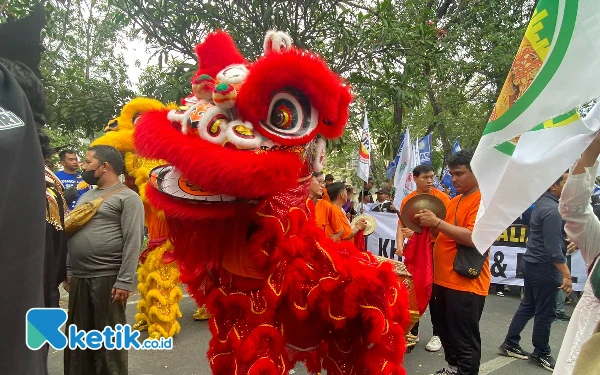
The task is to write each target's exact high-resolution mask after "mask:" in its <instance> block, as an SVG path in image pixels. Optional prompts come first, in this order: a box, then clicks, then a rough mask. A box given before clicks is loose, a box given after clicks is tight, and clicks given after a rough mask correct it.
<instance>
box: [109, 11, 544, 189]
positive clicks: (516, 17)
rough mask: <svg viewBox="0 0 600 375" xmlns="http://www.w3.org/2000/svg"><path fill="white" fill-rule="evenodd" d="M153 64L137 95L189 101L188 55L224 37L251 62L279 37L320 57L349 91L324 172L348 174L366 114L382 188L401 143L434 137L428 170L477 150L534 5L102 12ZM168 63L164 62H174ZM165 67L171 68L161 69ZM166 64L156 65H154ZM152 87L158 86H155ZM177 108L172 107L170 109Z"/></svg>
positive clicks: (190, 69)
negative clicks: (119, 21)
mask: <svg viewBox="0 0 600 375" xmlns="http://www.w3.org/2000/svg"><path fill="white" fill-rule="evenodd" d="M111 4H112V5H113V6H114V7H115V8H116V9H119V10H120V11H121V12H122V15H123V16H124V17H125V20H126V21H128V22H130V23H131V25H133V27H134V30H137V32H141V33H144V36H145V39H146V41H147V43H148V44H149V45H150V46H152V47H153V48H154V49H155V50H156V51H157V53H158V54H159V56H161V58H160V62H161V64H160V65H159V67H158V68H157V67H152V68H149V70H148V72H147V73H146V74H145V76H144V79H143V80H142V84H141V85H140V87H141V88H142V91H143V92H144V93H148V94H152V95H153V96H156V97H158V98H161V99H164V98H168V99H169V100H174V99H175V96H180V97H181V96H184V95H182V93H188V92H189V78H188V77H190V75H191V74H192V73H191V72H192V71H193V70H195V67H192V66H191V65H185V64H190V63H193V60H192V59H194V57H195V56H194V53H193V47H194V45H195V44H196V43H198V42H199V41H200V40H201V39H202V38H203V37H204V36H205V35H206V34H207V33H208V32H209V31H212V30H215V29H217V28H224V29H225V30H227V31H228V32H229V33H230V34H231V35H232V36H233V38H234V39H235V40H236V42H237V44H238V46H239V48H240V49H241V51H242V53H243V54H244V55H245V56H246V57H248V58H249V59H250V60H252V59H254V58H256V57H258V56H259V55H260V54H261V52H262V43H263V36H264V34H265V32H266V31H267V30H269V29H279V30H283V31H286V32H288V33H289V34H290V35H291V37H292V38H293V40H294V43H295V44H296V45H297V46H300V47H303V48H310V49H312V50H314V51H316V52H317V53H320V54H321V55H322V56H324V58H325V59H326V60H327V61H328V63H329V64H330V66H332V67H333V69H334V70H336V71H337V72H339V73H340V74H342V75H343V76H344V77H346V78H347V79H348V80H349V81H350V83H351V84H352V85H353V91H354V93H355V95H356V99H357V100H356V101H355V103H354V104H353V105H352V106H351V113H352V115H351V117H350V120H349V123H348V126H347V129H348V131H347V132H346V134H345V135H344V137H342V138H341V139H340V140H336V141H335V142H331V143H330V144H329V146H328V150H329V155H330V156H331V157H330V158H329V160H330V162H331V163H333V164H334V165H335V167H336V168H338V169H339V170H349V169H350V165H349V163H348V161H349V160H352V159H353V158H354V156H355V154H356V150H357V149H358V137H359V134H360V129H361V126H362V119H363V116H364V113H365V112H368V113H369V119H370V125H371V133H372V137H373V144H374V150H373V154H372V157H373V162H374V164H373V168H374V171H375V172H376V174H377V175H378V177H379V178H381V177H382V175H383V172H384V171H385V166H386V164H387V162H388V161H389V160H390V159H391V158H393V156H394V154H395V153H396V150H397V148H398V145H399V142H400V135H401V134H402V132H404V130H405V129H406V127H407V125H410V126H411V128H412V129H411V133H412V134H413V135H419V136H423V135H425V134H426V133H433V136H434V139H435V145H436V150H439V152H437V153H435V154H434V164H435V165H436V166H438V167H439V166H441V165H442V164H443V163H444V160H445V159H446V158H447V156H448V155H449V154H450V152H451V147H452V141H453V140H454V138H456V137H460V138H461V143H462V144H463V145H464V146H466V147H469V146H471V147H472V146H474V145H475V144H476V142H477V141H478V139H479V136H480V134H481V131H482V129H483V127H484V126H485V123H486V122H487V118H488V116H489V113H490V112H491V109H492V106H493V104H494V101H495V98H496V96H497V94H498V91H499V90H500V89H501V87H502V84H503V82H504V79H505V75H506V72H507V71H508V69H509V67H510V64H511V62H512V60H513V56H514V53H515V51H516V50H517V48H518V45H519V42H520V40H521V38H522V36H523V33H524V30H525V27H526V25H527V22H528V20H529V17H530V15H531V11H532V9H533V6H534V1H533V0H528V1H524V2H506V1H499V0H492V1H489V0H469V1H467V0H378V1H373V2H366V3H359V2H355V1H340V0H336V1H327V2H323V1H317V0H307V1H299V0H298V1H291V0H288V1H261V0H237V1H233V0H230V1H220V2H197V3H190V2H188V1H184V0H172V1H169V2H165V1H164V0H146V1H144V2H143V3H142V2H141V1H128V0H111ZM170 54H171V55H173V56H175V57H176V60H173V59H172V57H173V56H171V55H170ZM167 58H168V59H170V60H169V62H167V61H166V60H167ZM163 61H165V65H164V66H163V65H162V62H163ZM152 78H158V79H157V80H153V79H152ZM177 99H178V98H177Z"/></svg>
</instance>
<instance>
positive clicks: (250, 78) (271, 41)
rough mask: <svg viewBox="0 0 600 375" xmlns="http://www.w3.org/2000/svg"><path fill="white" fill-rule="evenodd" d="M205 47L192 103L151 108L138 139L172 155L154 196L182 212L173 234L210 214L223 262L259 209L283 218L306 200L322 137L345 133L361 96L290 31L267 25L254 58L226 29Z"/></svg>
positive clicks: (150, 152) (209, 252)
mask: <svg viewBox="0 0 600 375" xmlns="http://www.w3.org/2000/svg"><path fill="white" fill-rule="evenodd" d="M196 53H197V55H198V64H199V69H198V71H197V72H196V74H195V75H194V77H193V78H192V95H190V96H189V97H188V98H186V99H185V101H184V103H185V104H186V105H185V106H184V107H182V109H179V110H159V111H151V112H148V113H146V114H144V115H142V116H141V117H140V119H139V121H138V124H137V125H136V130H135V135H134V138H135V146H136V147H135V148H136V149H137V151H138V152H139V153H140V155H142V156H144V157H147V158H152V159H162V160H166V161H168V164H166V165H163V166H160V167H158V168H155V169H154V170H153V171H152V172H151V176H150V185H151V186H149V188H148V190H147V195H148V197H149V199H150V200H151V201H152V203H153V205H155V206H156V207H158V208H159V209H161V210H164V212H165V214H166V216H167V217H168V218H170V219H171V220H178V223H177V225H173V227H176V228H179V230H178V229H175V230H174V231H173V230H172V235H173V236H174V237H175V239H177V237H178V234H179V233H178V232H186V231H188V230H194V231H196V232H197V231H198V225H196V224H192V223H193V222H194V221H197V220H203V219H204V220H210V223H209V224H208V226H209V227H210V228H212V229H211V232H209V233H210V236H208V234H209V233H207V236H206V237H211V238H217V237H225V238H221V239H220V240H219V241H218V243H212V245H214V246H212V245H211V244H210V243H206V242H208V239H207V238H202V240H201V241H200V242H202V243H203V244H204V245H205V246H200V247H203V250H202V252H203V254H205V256H206V260H207V261H209V262H213V263H219V262H220V260H221V259H220V256H221V253H222V251H221V249H222V248H223V247H224V246H226V245H225V244H223V241H226V240H229V241H230V242H231V243H230V246H235V245H234V242H236V241H237V242H239V241H245V240H246V239H247V238H249V235H250V234H249V233H248V230H251V228H250V226H251V225H250V224H251V222H252V218H253V217H256V215H257V214H262V215H270V216H274V217H276V218H277V219H278V220H280V221H282V222H283V221H285V216H286V214H287V212H288V211H289V207H291V206H298V205H301V204H302V203H304V201H305V200H306V197H307V190H308V185H309V182H310V174H311V173H312V172H313V171H315V170H320V169H321V168H322V166H321V156H322V154H323V152H324V144H325V142H324V140H323V138H336V137H339V136H341V134H342V133H343V131H344V127H345V124H346V121H347V120H348V114H349V104H350V102H351V100H352V95H351V93H350V88H349V86H347V85H346V84H345V83H344V81H343V80H342V79H341V78H340V77H339V76H338V75H336V74H335V73H334V72H332V71H331V70H330V69H329V68H328V67H327V65H326V64H325V62H324V61H323V60H322V59H321V58H320V57H318V56H317V55H316V54H314V53H312V52H309V51H305V50H301V49H298V48H295V47H293V46H292V44H291V41H290V39H289V37H288V36H287V35H286V34H284V33H280V32H269V33H267V35H266V38H265V42H264V55H263V56H262V57H260V58H259V59H258V60H257V61H255V62H253V63H251V62H248V61H246V60H245V59H244V58H243V57H242V55H241V54H240V53H239V51H238V50H237V48H236V47H235V44H234V42H233V40H232V39H231V37H230V36H229V35H228V34H226V33H225V32H222V31H217V32H214V33H212V34H209V35H208V36H207V37H206V39H205V41H204V42H203V43H201V44H199V45H198V46H197V47H196ZM317 138H318V139H317ZM186 224H188V225H186ZM284 225H285V223H284ZM191 226H193V228H191ZM182 237H186V238H188V239H189V237H190V236H189V235H188V234H183V236H182ZM179 242H180V243H183V241H179ZM212 242H214V241H212ZM198 243H199V242H198V238H196V242H195V244H194V245H193V246H194V247H196V248H197V247H198V246H199V245H198ZM190 246H192V244H190ZM197 252H198V251H195V252H194V253H197ZM196 255H197V254H196Z"/></svg>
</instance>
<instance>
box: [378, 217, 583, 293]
mask: <svg viewBox="0 0 600 375" xmlns="http://www.w3.org/2000/svg"><path fill="white" fill-rule="evenodd" d="M368 214H369V215H371V216H373V217H374V218H375V220H377V229H376V230H375V232H374V233H373V234H371V235H370V236H368V237H367V249H368V250H369V252H371V253H372V254H373V255H378V256H383V257H386V258H390V259H395V260H400V259H398V257H397V256H396V254H395V253H396V248H397V247H396V229H397V228H398V216H397V215H396V214H391V213H385V212H368ZM526 241H527V232H526V230H525V228H524V227H521V226H518V225H515V226H511V227H509V228H508V229H507V230H505V231H504V233H503V234H502V235H501V236H500V237H499V238H498V241H496V243H495V244H494V245H493V246H492V247H491V254H490V270H491V273H492V283H493V284H506V285H516V286H523V275H522V274H521V273H520V272H517V270H518V269H519V267H520V264H521V261H522V260H521V258H522V256H523V254H524V253H525V243H526ZM567 265H568V266H569V268H570V269H571V275H572V276H573V290H575V291H578V292H580V291H582V290H583V286H584V284H585V280H586V278H587V270H586V267H585V262H584V261H583V257H582V256H581V253H580V252H579V251H576V252H575V253H573V254H572V255H569V256H567Z"/></svg>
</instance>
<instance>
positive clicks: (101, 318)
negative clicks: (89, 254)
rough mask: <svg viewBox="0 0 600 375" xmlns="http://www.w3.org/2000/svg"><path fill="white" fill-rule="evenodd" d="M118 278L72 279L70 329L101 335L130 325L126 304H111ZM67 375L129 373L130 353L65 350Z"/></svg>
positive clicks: (101, 350) (67, 325)
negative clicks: (121, 325)
mask: <svg viewBox="0 0 600 375" xmlns="http://www.w3.org/2000/svg"><path fill="white" fill-rule="evenodd" d="M116 280H117V276H105V277H94V278H89V279H80V278H77V277H72V278H71V289H70V291H69V317H68V318H67V324H66V327H67V336H68V327H69V326H70V325H71V324H74V325H75V326H77V329H78V330H85V331H90V330H92V329H95V330H98V331H100V332H102V331H103V330H104V328H105V327H107V326H111V327H113V328H114V327H115V326H116V325H117V324H127V319H126V317H125V304H124V303H115V302H113V301H112V297H111V291H112V288H113V285H114V284H115V281H116ZM64 370H65V375H80V374H81V375H94V374H95V375H123V374H127V373H128V372H127V350H106V349H105V348H102V349H100V350H89V349H86V350H81V349H75V350H70V349H69V348H65V369H64Z"/></svg>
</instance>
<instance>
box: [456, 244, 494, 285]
mask: <svg viewBox="0 0 600 375" xmlns="http://www.w3.org/2000/svg"><path fill="white" fill-rule="evenodd" d="M488 254H489V251H486V252H485V254H483V255H481V253H480V252H479V250H477V249H476V248H474V247H470V246H465V245H461V244H458V243H457V244H456V255H455V256H454V265H453V268H454V272H456V273H457V274H459V275H461V276H464V277H467V278H469V279H476V278H478V277H479V275H480V274H481V269H482V268H483V264H484V263H485V260H486V259H487V257H488Z"/></svg>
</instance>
